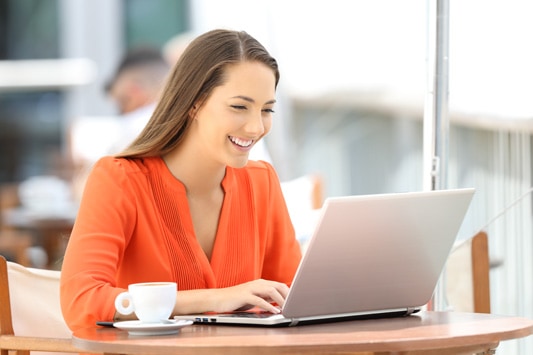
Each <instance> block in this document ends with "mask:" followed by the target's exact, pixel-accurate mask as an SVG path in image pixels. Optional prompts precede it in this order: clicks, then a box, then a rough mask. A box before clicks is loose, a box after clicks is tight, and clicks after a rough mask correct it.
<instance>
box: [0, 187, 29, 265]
mask: <svg viewBox="0 0 533 355" xmlns="http://www.w3.org/2000/svg"><path fill="white" fill-rule="evenodd" d="M17 188H18V186H17V185H16V184H2V185H1V186H0V213H2V214H3V213H4V211H5V210H6V209H8V208H12V207H15V206H17V205H18V204H19V200H18V192H17ZM32 244H33V237H32V235H31V234H30V233H26V232H22V231H18V230H15V229H13V228H9V227H7V226H6V225H4V223H3V216H2V215H0V254H2V255H5V256H7V255H9V256H10V258H11V259H13V260H14V261H15V262H17V263H19V264H21V265H24V266H30V259H29V257H28V248H30V247H31V246H32Z"/></svg>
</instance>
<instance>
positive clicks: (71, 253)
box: [60, 157, 136, 329]
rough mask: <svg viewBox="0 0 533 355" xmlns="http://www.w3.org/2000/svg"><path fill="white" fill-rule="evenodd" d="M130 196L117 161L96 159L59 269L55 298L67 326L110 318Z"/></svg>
mask: <svg viewBox="0 0 533 355" xmlns="http://www.w3.org/2000/svg"><path fill="white" fill-rule="evenodd" d="M135 219H136V213H135V196H134V195H133V194H132V192H131V189H129V188H128V180H127V179H126V174H125V172H124V169H123V167H122V166H121V163H120V161H119V160H116V159H113V158H111V157H106V158H103V159H101V160H100V161H99V162H97V163H96V164H95V166H94V168H93V170H92V172H91V174H90V176H89V178H88V180H87V183H86V186H85V191H84V194H83V197H82V201H81V205H80V209H79V211H78V216H77V218H76V222H75V224H74V228H73V231H72V234H71V236H70V239H69V243H68V246H67V249H66V252H65V257H64V260H63V265H62V270H61V286H60V302H61V309H62V312H63V316H64V318H65V321H66V323H67V325H68V326H69V327H70V328H71V329H77V328H80V327H87V326H89V325H94V324H95V322H96V321H97V320H111V319H113V316H114V313H115V308H114V304H113V302H112V301H111V302H110V301H109V300H114V299H115V297H116V295H118V294H119V293H120V292H122V291H124V289H121V288H117V287H116V280H115V275H116V274H117V267H118V265H120V259H121V257H122V255H123V254H124V250H125V246H126V245H127V242H128V236H131V234H132V229H133V226H134V225H135Z"/></svg>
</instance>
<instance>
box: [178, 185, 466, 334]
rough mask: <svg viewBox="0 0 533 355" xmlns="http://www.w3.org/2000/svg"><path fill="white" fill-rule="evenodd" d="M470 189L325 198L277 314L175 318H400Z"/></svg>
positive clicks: (435, 267)
mask: <svg viewBox="0 0 533 355" xmlns="http://www.w3.org/2000/svg"><path fill="white" fill-rule="evenodd" d="M473 195H474V189H472V188H467V189H449V190H433V191H422V192H403V193H393V194H375V195H360V196H343V197H330V198H327V199H326V201H325V202H324V205H323V207H322V210H321V213H320V216H319V219H318V222H317V225H316V227H315V230H314V232H313V235H312V236H311V239H310V241H309V244H308V247H307V249H306V251H305V254H304V255H303V257H302V260H301V262H300V265H299V267H298V269H297V271H296V274H295V276H294V279H293V282H292V285H291V287H290V290H289V293H288V295H287V298H286V300H285V304H284V305H283V308H282V310H281V314H271V313H266V312H259V311H250V312H232V313H224V314H213V313H205V314H193V315H183V316H177V317H175V318H176V319H188V320H192V321H194V322H196V323H202V324H204V323H205V324H232V325H259V326H260V325H263V326H295V325H301V324H311V323H324V322H332V321H341V320H352V319H368V318H380V317H398V316H407V315H410V314H412V313H415V312H418V311H419V310H420V309H421V308H422V307H423V306H425V305H426V304H427V303H428V302H429V301H430V299H431V297H432V296H433V292H434V289H435V287H436V285H437V283H438V280H439V278H440V275H441V272H442V270H443V268H444V265H445V263H446V260H447V258H448V255H449V253H450V251H451V249H452V246H453V244H454V242H455V240H456V236H457V233H458V231H459V229H460V227H461V224H462V222H463V219H464V216H465V214H466V212H467V210H468V207H469V205H470V202H471V199H472V197H473Z"/></svg>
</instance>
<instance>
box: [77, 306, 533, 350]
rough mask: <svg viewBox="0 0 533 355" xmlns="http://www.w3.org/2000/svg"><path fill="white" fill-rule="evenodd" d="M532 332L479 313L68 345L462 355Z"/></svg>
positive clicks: (201, 329)
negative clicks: (428, 352)
mask: <svg viewBox="0 0 533 355" xmlns="http://www.w3.org/2000/svg"><path fill="white" fill-rule="evenodd" d="M531 334H533V320H531V319H526V318H520V317H508V316H498V315H492V314H481V313H458V312H420V313H419V314H415V315H411V316H408V317H402V318H391V319H375V320H358V321H343V322H336V323H328V324H315V325H303V326H297V327H286V328H262V327H241V326H225V325H192V326H188V327H184V328H182V329H181V330H180V332H179V333H178V334H174V335H163V336H132V335H129V334H128V333H127V332H126V331H124V330H119V329H116V328H100V327H96V326H95V327H94V328H90V329H83V330H79V331H76V332H74V334H73V345H74V346H75V347H77V348H79V349H82V350H84V351H89V352H103V353H110V354H111V353H115V354H176V353H179V354H213V353H217V354H218V353H223V354H240V353H250V354H280V353H285V354H286V353H291V354H313V353H314V354H318V353H322V354H323V353H329V354H331V353H346V352H352V353H355V352H362V353H364V352H375V353H383V354H387V353H401V354H419V353H420V354H421V353H426V354H427V351H429V350H432V352H431V354H462V353H468V352H469V353H474V352H478V351H485V350H488V349H494V348H496V347H497V346H498V344H499V342H500V341H503V340H509V339H515V338H521V337H526V336H529V335H531Z"/></svg>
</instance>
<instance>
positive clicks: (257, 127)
mask: <svg viewBox="0 0 533 355" xmlns="http://www.w3.org/2000/svg"><path fill="white" fill-rule="evenodd" d="M264 119H265V118H264V117H263V114H262V112H260V113H259V114H254V115H251V116H250V117H249V119H248V120H247V122H246V125H245V130H246V133H248V134H249V135H251V136H255V137H259V136H262V135H263V134H264V133H265V123H264V122H263V120H264Z"/></svg>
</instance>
